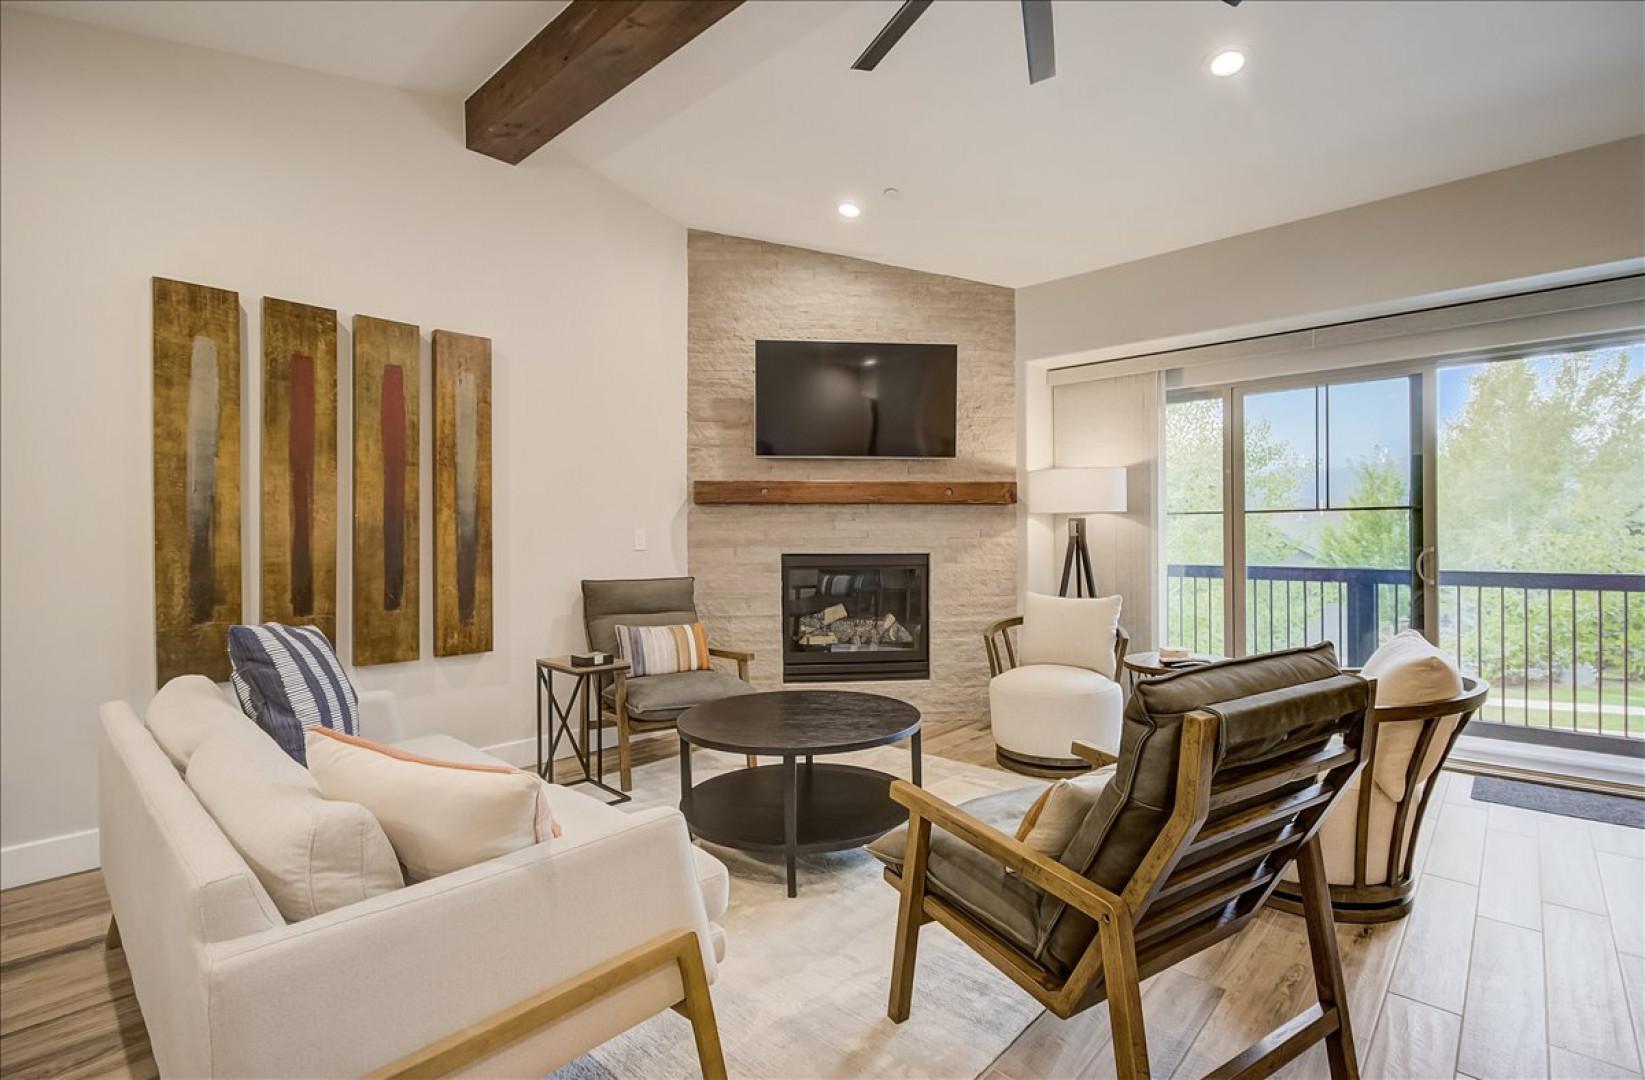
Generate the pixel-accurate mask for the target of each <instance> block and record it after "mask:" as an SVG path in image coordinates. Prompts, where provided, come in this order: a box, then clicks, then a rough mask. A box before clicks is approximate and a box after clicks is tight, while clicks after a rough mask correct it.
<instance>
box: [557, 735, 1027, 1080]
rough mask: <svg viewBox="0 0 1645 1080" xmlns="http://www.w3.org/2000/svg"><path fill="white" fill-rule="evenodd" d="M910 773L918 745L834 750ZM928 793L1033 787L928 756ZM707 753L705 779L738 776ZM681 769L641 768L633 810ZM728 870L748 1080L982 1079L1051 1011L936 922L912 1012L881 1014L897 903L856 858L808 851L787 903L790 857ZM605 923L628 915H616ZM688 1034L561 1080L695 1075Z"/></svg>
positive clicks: (673, 788)
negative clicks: (897, 1020)
mask: <svg viewBox="0 0 1645 1080" xmlns="http://www.w3.org/2000/svg"><path fill="white" fill-rule="evenodd" d="M828 760H829V761H849V762H852V763H854V764H861V765H867V766H870V767H873V768H877V769H882V770H884V771H886V772H889V773H892V774H894V775H898V776H904V777H906V776H907V775H908V751H907V750H906V749H904V748H902V747H888V746H887V747H877V748H875V749H873V750H866V751H863V752H861V753H856V754H842V755H838V756H830V757H829V758H828ZM924 764H925V776H924V780H925V787H926V788H927V789H928V790H930V791H932V792H933V793H935V794H937V795H940V796H942V797H943V798H945V799H948V800H950V801H952V802H963V801H964V800H966V799H972V798H975V797H977V796H979V795H987V794H991V793H993V792H997V791H1010V790H1012V789H1014V788H1019V787H1022V786H1023V785H1024V784H1029V783H1035V781H1033V780H1031V779H1029V778H1027V777H1022V776H1016V775H1014V774H1011V773H1007V772H1004V771H1002V770H998V769H990V768H984V767H982V766H977V765H966V764H962V763H959V762H953V761H948V760H945V759H942V758H935V757H930V756H927V757H926V759H925V762H924ZM741 766H742V758H741V757H740V756H733V755H729V754H719V753H715V752H714V751H707V750H699V751H696V752H694V754H693V758H692V772H693V780H695V781H696V782H698V783H701V782H702V780H703V779H706V778H707V777H709V776H712V775H715V774H717V773H721V772H725V771H727V770H729V769H733V768H740V767H741ZM679 784H680V775H679V765H678V763H677V762H675V761H673V760H666V761H658V762H653V763H651V764H648V765H645V766H642V767H641V768H638V769H635V770H634V802H633V803H631V804H629V805H631V806H634V807H645V806H672V805H676V804H677V803H678V802H679ZM708 850H709V851H711V852H713V854H714V855H716V856H717V857H718V858H719V859H720V860H721V861H723V862H724V863H725V864H726V865H727V866H728V867H729V868H730V870H731V906H730V908H729V909H728V910H727V912H726V914H725V916H724V918H722V919H721V920H720V922H721V925H722V926H723V927H724V929H725V932H726V956H725V960H724V961H723V962H722V963H721V965H720V974H719V979H718V981H716V982H715V983H714V986H713V995H714V1012H715V1015H716V1017H717V1018H718V1020H719V1026H720V1041H721V1043H722V1045H723V1046H724V1049H725V1057H726V1064H727V1067H728V1069H729V1071H730V1073H731V1075H732V1076H737V1077H783V1078H787V1077H813V1076H818V1077H823V1076H826V1077H858V1076H896V1077H955V1078H969V1077H974V1076H976V1075H977V1074H978V1073H980V1072H981V1071H982V1070H983V1069H985V1068H987V1067H988V1065H989V1063H991V1062H992V1061H993V1060H994V1058H995V1057H997V1056H998V1055H999V1054H1000V1053H1001V1052H1002V1051H1003V1050H1005V1048H1006V1047H1007V1046H1009V1045H1010V1044H1011V1041H1012V1040H1013V1039H1015V1038H1016V1037H1017V1035H1018V1034H1020V1033H1021V1032H1022V1030H1023V1029H1024V1028H1025V1027H1027V1026H1028V1024H1029V1023H1030V1022H1031V1021H1032V1020H1033V1019H1034V1018H1035V1017H1036V1016H1038V1015H1039V1014H1040V1012H1041V1011H1042V1010H1041V1008H1040V1006H1039V1004H1038V1003H1037V1002H1035V1001H1034V1000H1033V999H1032V998H1030V997H1029V996H1028V995H1027V994H1025V993H1023V992H1022V991H1021V990H1019V989H1018V988H1017V987H1016V986H1015V985H1014V984H1013V983H1012V982H1011V981H1010V980H1009V979H1007V978H1006V977H1005V976H1004V975H1001V974H1000V973H999V972H997V971H995V970H994V969H993V968H992V967H991V966H989V965H988V964H987V963H986V962H985V961H983V960H982V959H981V958H980V957H978V956H977V955H976V954H975V953H974V952H972V951H971V950H970V949H968V948H966V947H964V946H962V945H961V944H960V943H959V942H958V941H957V940H956V939H955V938H954V937H953V936H952V935H950V934H949V933H948V931H946V930H944V929H942V928H941V927H940V926H938V925H937V924H935V923H931V924H928V925H927V926H926V927H925V929H924V930H923V931H922V932H921V934H920V951H919V965H918V970H917V974H916V976H915V980H914V1008H913V1014H912V1015H911V1016H910V1017H909V1019H908V1020H907V1021H906V1022H904V1023H902V1024H893V1023H892V1022H891V1021H890V1020H888V1019H886V1016H885V1003H886V994H887V991H888V989H889V985H890V974H891V944H892V941H891V939H892V934H893V931H894V930H895V928H896V923H897V894H896V891H895V890H893V889H892V888H891V886H890V885H888V884H886V882H885V880H884V879H883V878H882V877H881V876H880V864H879V863H877V862H875V861H874V859H873V858H872V857H871V856H870V855H868V853H867V852H865V851H863V850H861V849H857V850H853V851H844V852H836V853H832V854H827V855H816V856H809V857H802V858H801V860H800V879H799V880H800V886H799V888H800V892H799V896H797V897H795V898H794V899H792V900H790V899H788V898H787V896H786V895H785V888H784V884H783V868H782V863H781V861H780V860H774V861H771V860H763V859H760V858H756V857H754V856H751V855H747V854H744V853H742V852H737V851H729V850H726V849H724V848H718V847H712V846H710V847H709V848H708ZM604 917H610V918H621V917H622V916H621V913H620V912H609V913H607V914H606V916H604ZM697 1075H698V1072H697V1058H696V1047H695V1044H694V1043H693V1042H692V1039H691V1028H690V1025H689V1024H688V1023H687V1022H686V1021H685V1020H684V1019H683V1018H682V1017H680V1016H677V1015H676V1014H674V1013H672V1012H664V1013H662V1014H660V1015H658V1016H655V1017H652V1018H651V1019H650V1020H648V1021H646V1022H645V1023H643V1024H641V1025H639V1026H638V1027H636V1028H633V1029H631V1030H630V1031H628V1032H625V1033H624V1034H622V1035H619V1036H617V1037H616V1038H615V1039H612V1040H611V1041H610V1042H608V1043H606V1044H604V1045H603V1046H601V1047H600V1048H599V1049H597V1050H595V1051H594V1052H593V1053H591V1054H588V1055H585V1056H583V1057H581V1058H578V1059H577V1060H576V1061H573V1062H571V1063H570V1064H568V1065H566V1066H565V1067H564V1068H562V1069H561V1070H559V1071H558V1072H557V1073H555V1074H554V1076H555V1080H605V1078H608V1077H620V1078H624V1080H627V1078H630V1077H644V1078H647V1080H651V1078H663V1077H695V1076H697Z"/></svg>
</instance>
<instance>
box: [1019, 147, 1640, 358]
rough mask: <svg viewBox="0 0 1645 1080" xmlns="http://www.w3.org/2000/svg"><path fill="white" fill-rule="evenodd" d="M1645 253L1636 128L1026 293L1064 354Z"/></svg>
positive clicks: (1422, 297)
mask: <svg viewBox="0 0 1645 1080" xmlns="http://www.w3.org/2000/svg"><path fill="white" fill-rule="evenodd" d="M1288 164H1294V165H1295V166H1296V167H1306V162H1297V163H1280V166H1279V167H1284V166H1285V165H1288ZM1642 257H1645V137H1637V138H1632V139H1623V140H1621V141H1618V142H1612V143H1605V144H1602V145H1600V146H1593V147H1589V148H1588V149H1586V150H1578V151H1575V152H1573V153H1569V154H1561V155H1559V156H1557V157H1551V158H1545V159H1543V160H1541V161H1533V162H1530V163H1529V164H1526V165H1519V166H1515V167H1514V168H1511V169H1502V170H1499V171H1497V172H1491V173H1484V174H1482V175H1480V176H1473V177H1469V178H1467V179H1465V180H1458V181H1456V182H1454V183H1450V184H1441V185H1439V186H1438V187H1431V188H1424V189H1423V190H1421V191H1414V192H1410V193H1408V194H1405V195H1397V196H1395V197H1393V198H1391V199H1381V200H1378V201H1376V202H1371V203H1366V204H1364V205H1362V206H1355V207H1350V208H1349V209H1347V210H1339V211H1337V212H1335V213H1331V214H1322V215H1320V216H1318V217H1311V218H1305V219H1303V220H1301V221H1294V222H1291V223H1289V224H1286V225H1278V226H1275V227H1274V228H1271V229H1262V230H1260V231H1258V232H1252V233H1245V234H1244V235H1241V236H1234V237H1230V238H1228V239H1226V240H1217V241H1214V242H1212V243H1209V244H1200V245H1197V246H1195V247H1190V248H1183V249H1182V250H1180V251H1172V252H1168V253H1166V254H1164V255H1156V256H1154V257H1153V258H1148V259H1139V260H1137V261H1135V262H1129V263H1124V264H1121V265H1119V266H1112V267H1109V268H1107V269H1105V270H1096V271H1093V272H1091V273H1088V274H1078V275H1076V276H1074V277H1067V278H1062V279H1060V280H1058V281H1049V282H1046V283H1044V284H1041V285H1033V286H1030V287H1028V288H1026V289H1019V290H1017V350H1018V353H1019V355H1020V357H1021V358H1022V359H1023V360H1024V361H1035V360H1044V359H1047V358H1057V362H1058V363H1063V362H1077V361H1080V360H1091V359H1104V358H1106V357H1108V356H1116V355H1130V354H1135V353H1143V352H1153V351H1157V350H1159V349H1164V348H1173V347H1178V346H1183V345H1192V344H1203V343H1205V342H1209V341H1222V340H1230V339H1233V338H1239V337H1247V336H1250V335H1252V334H1258V333H1273V332H1275V331H1278V330H1290V329H1298V328H1300V327H1306V326H1318V325H1321V324H1323V323H1328V322H1337V321H1342V320H1345V319H1352V318H1363V317H1366V316H1369V315H1377V314H1387V313H1389V312H1392V311H1403V310H1409V309H1411V308H1412V307H1417V306H1432V305H1433V304H1436V303H1442V302H1452V301H1456V300H1462V299H1478V298H1479V297H1481V296H1485V295H1501V294H1502V293H1503V292H1505V291H1517V289H1518V288H1519V287H1522V285H1523V284H1525V283H1530V284H1537V283H1544V282H1549V281H1559V280H1569V279H1570V278H1571V276H1573V275H1575V276H1579V277H1591V276H1594V275H1593V274H1591V273H1586V272H1587V271H1590V270H1592V269H1593V268H1596V267H1606V266H1609V265H1612V264H1617V263H1624V262H1626V261H1628V260H1635V261H1637V260H1639V259H1641V258H1642Z"/></svg>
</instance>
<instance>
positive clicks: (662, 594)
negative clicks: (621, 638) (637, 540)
mask: <svg viewBox="0 0 1645 1080" xmlns="http://www.w3.org/2000/svg"><path fill="white" fill-rule="evenodd" d="M697 621H698V615H697V599H696V579H695V578H689V577H677V578H623V579H617V580H610V581H584V582H583V625H584V627H585V628H586V629H587V631H588V647H589V648H590V649H594V650H597V651H599V652H607V653H615V652H616V651H617V633H616V631H615V630H614V629H613V628H614V627H616V626H669V625H673V624H676V623H694V622H697ZM708 653H709V655H710V656H715V657H719V658H720V659H723V660H734V661H736V664H737V674H736V675H731V674H729V673H728V672H724V671H680V672H675V673H673V674H670V675H648V676H646V677H644V678H633V679H631V678H626V677H624V676H621V675H619V676H617V677H616V678H614V679H613V680H611V683H610V685H608V686H605V687H604V688H603V689H602V691H601V694H600V726H601V728H604V727H605V725H606V724H607V722H608V721H607V720H606V716H607V714H610V715H611V717H612V718H613V719H612V721H611V722H614V723H615V724H616V726H617V763H618V772H619V780H618V782H619V786H620V787H621V788H622V790H624V791H628V790H629V789H630V787H631V778H630V763H629V749H628V737H629V733H630V732H631V731H640V732H645V731H657V730H662V729H665V728H671V727H673V726H674V722H675V721H676V720H678V719H679V718H680V714H681V713H683V712H685V711H686V710H687V709H689V708H691V707H692V706H693V705H701V704H704V703H705V702H709V701H718V700H720V699H721V698H728V697H735V696H737V695H738V694H751V693H753V692H754V688H753V687H752V686H750V685H749V683H748V665H749V663H750V662H751V661H752V660H753V659H754V654H753V653H751V652H741V651H739V650H737V649H722V648H716V647H714V646H710V647H709V650H708ZM748 763H749V764H750V765H752V764H754V759H753V758H750V759H749V762H748Z"/></svg>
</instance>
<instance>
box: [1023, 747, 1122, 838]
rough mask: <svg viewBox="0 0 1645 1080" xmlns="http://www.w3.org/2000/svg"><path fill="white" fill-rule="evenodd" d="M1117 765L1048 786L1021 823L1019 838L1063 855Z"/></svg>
mask: <svg viewBox="0 0 1645 1080" xmlns="http://www.w3.org/2000/svg"><path fill="white" fill-rule="evenodd" d="M1115 768H1116V766H1114V765H1107V766H1104V767H1103V768H1101V769H1098V770H1097V771H1096V772H1090V773H1085V774H1084V775H1082V776H1071V777H1069V778H1068V779H1067V780H1058V781H1057V782H1056V783H1054V784H1052V785H1051V786H1050V787H1048V788H1046V789H1045V793H1044V794H1043V795H1041V796H1040V797H1039V798H1038V799H1036V800H1035V801H1034V805H1033V806H1030V807H1029V808H1028V813H1026V814H1024V815H1023V818H1022V824H1021V825H1019V826H1017V839H1018V840H1021V841H1022V842H1023V843H1025V844H1027V845H1028V846H1029V847H1031V848H1033V849H1034V850H1035V851H1037V852H1039V853H1040V854H1041V855H1049V856H1050V857H1051V858H1053V859H1055V858H1059V857H1061V855H1062V853H1063V851H1064V850H1066V849H1067V847H1068V843H1069V841H1071V840H1073V839H1074V833H1075V832H1077V831H1078V830H1079V827H1080V822H1082V821H1084V820H1085V815H1086V814H1087V813H1089V812H1090V810H1091V808H1092V807H1093V806H1095V805H1096V804H1097V796H1099V795H1101V794H1102V789H1103V788H1105V787H1107V786H1108V782H1109V781H1110V780H1112V779H1113V778H1114V770H1115Z"/></svg>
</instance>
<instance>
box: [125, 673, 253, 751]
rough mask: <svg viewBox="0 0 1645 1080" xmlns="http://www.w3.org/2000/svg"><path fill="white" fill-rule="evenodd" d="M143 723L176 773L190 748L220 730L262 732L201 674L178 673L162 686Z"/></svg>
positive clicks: (197, 745)
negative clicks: (174, 767)
mask: <svg viewBox="0 0 1645 1080" xmlns="http://www.w3.org/2000/svg"><path fill="white" fill-rule="evenodd" d="M143 725H144V726H145V727H147V728H148V729H149V734H150V735H152V736H154V741H155V742H157V743H159V744H160V749H161V750H164V751H165V752H166V757H168V758H170V759H171V763H172V764H173V765H175V766H177V771H178V772H182V771H183V770H185V769H187V768H188V763H189V758H191V757H193V756H194V751H196V750H198V749H199V748H200V747H202V746H204V745H205V744H206V743H207V742H209V741H211V740H212V739H214V738H216V737H217V736H218V735H221V734H223V733H224V732H233V733H235V734H238V735H262V734H263V730H262V728H259V727H258V726H257V725H256V724H255V723H253V722H252V721H250V720H248V719H247V718H246V715H245V714H244V713H242V712H241V711H240V710H239V709H236V708H235V707H234V706H233V705H230V704H229V701H228V699H227V698H226V697H224V696H223V692H222V691H221V690H220V689H218V687H217V684H216V683H214V682H212V681H211V680H210V679H208V678H206V677H205V676H204V675H179V676H177V677H176V678H175V679H172V680H171V681H170V682H168V683H166V685H164V686H162V687H161V688H160V692H159V693H157V694H155V695H154V700H153V701H151V702H149V707H148V711H147V712H146V713H145V714H144V715H143Z"/></svg>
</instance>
